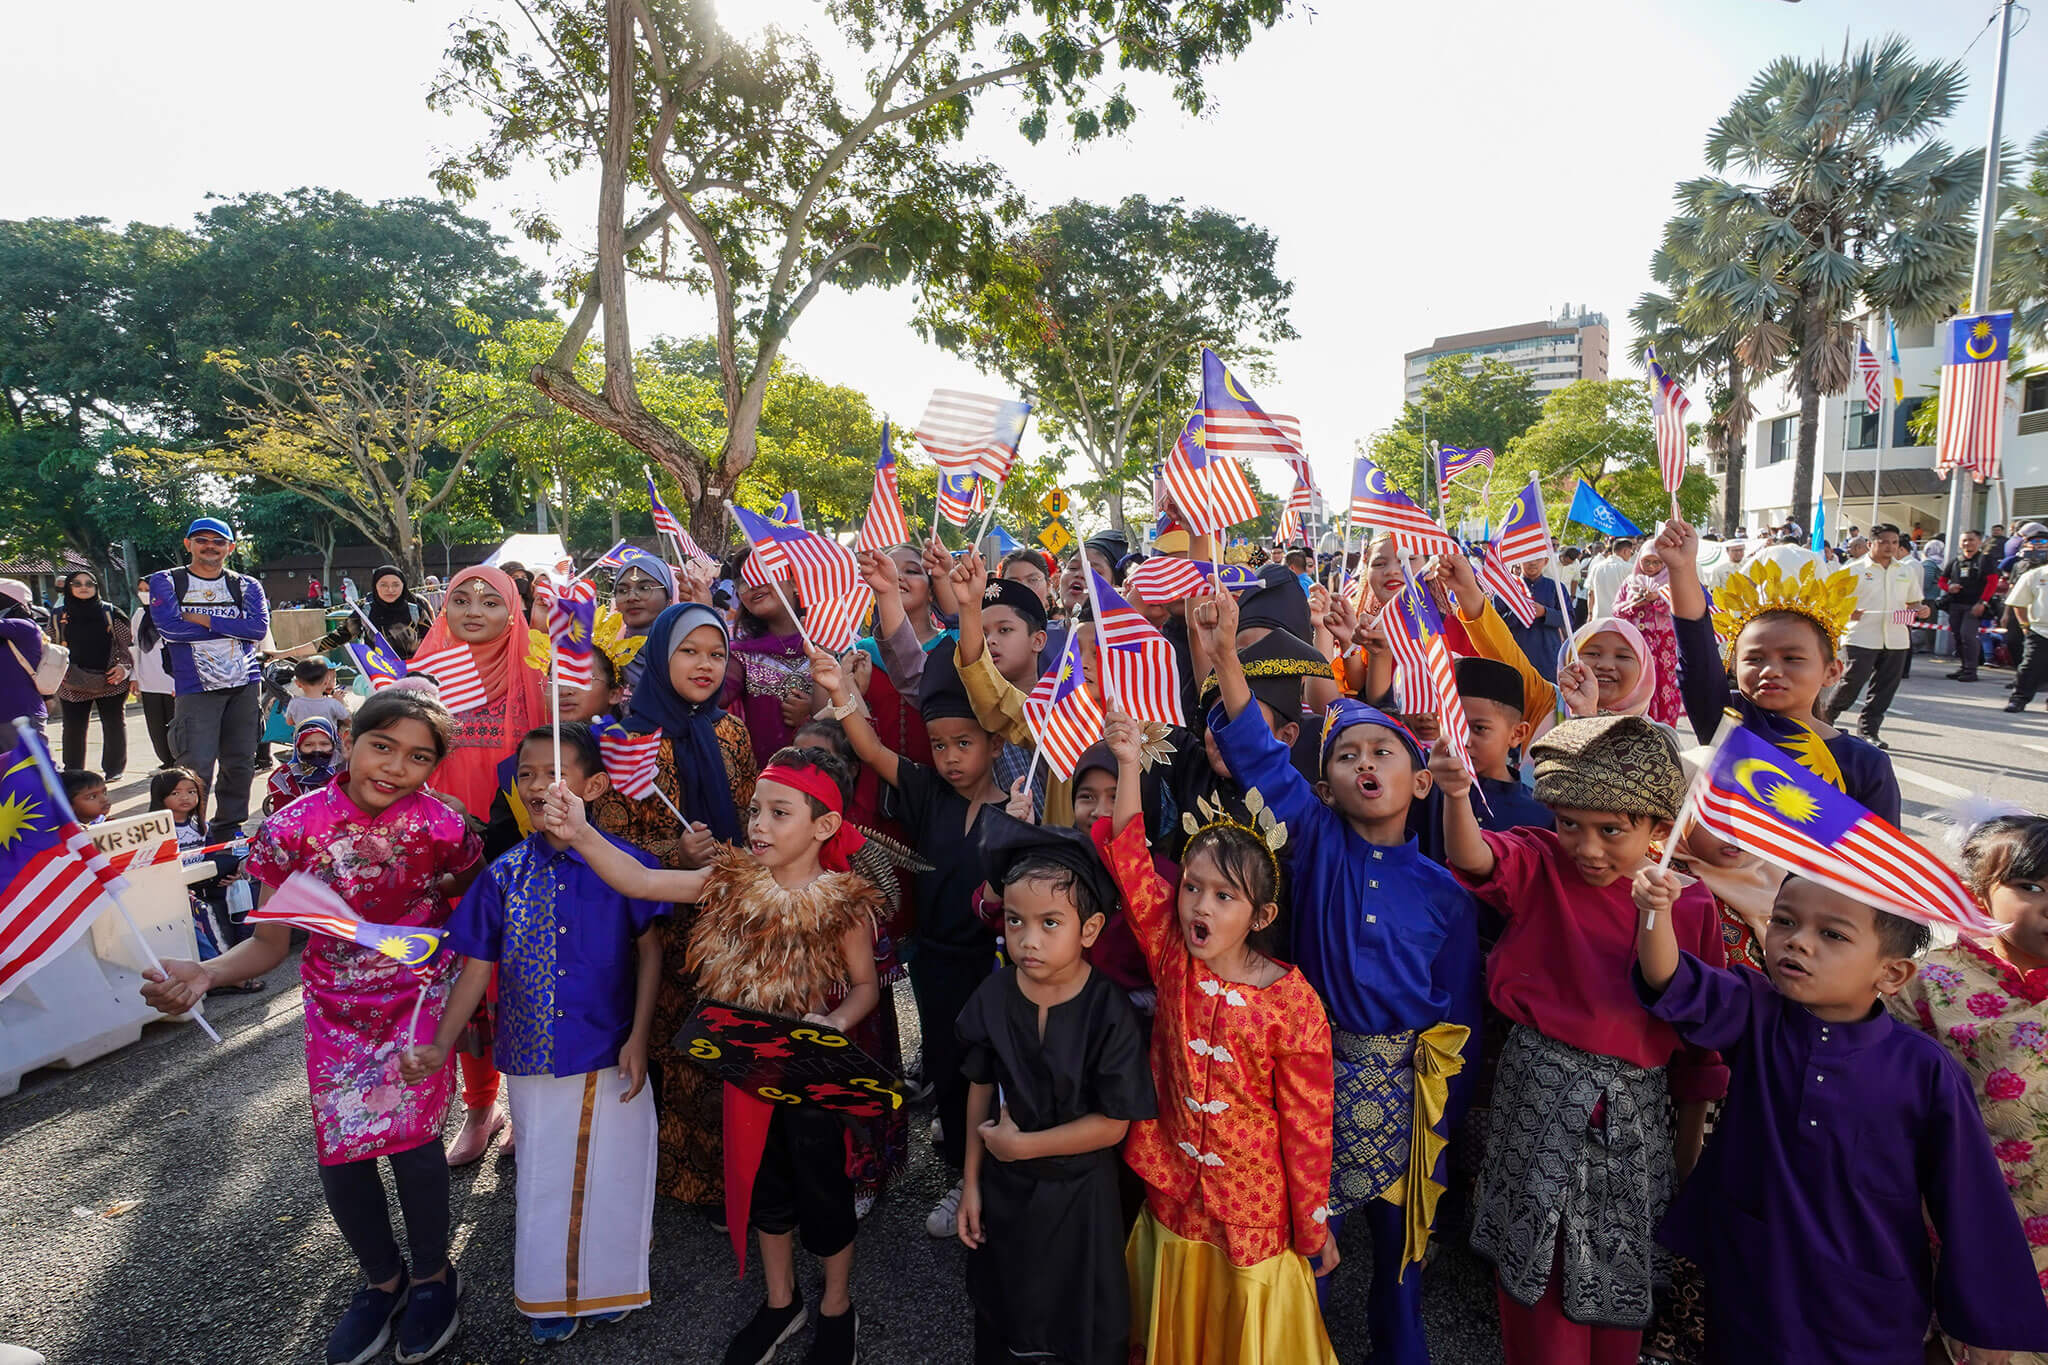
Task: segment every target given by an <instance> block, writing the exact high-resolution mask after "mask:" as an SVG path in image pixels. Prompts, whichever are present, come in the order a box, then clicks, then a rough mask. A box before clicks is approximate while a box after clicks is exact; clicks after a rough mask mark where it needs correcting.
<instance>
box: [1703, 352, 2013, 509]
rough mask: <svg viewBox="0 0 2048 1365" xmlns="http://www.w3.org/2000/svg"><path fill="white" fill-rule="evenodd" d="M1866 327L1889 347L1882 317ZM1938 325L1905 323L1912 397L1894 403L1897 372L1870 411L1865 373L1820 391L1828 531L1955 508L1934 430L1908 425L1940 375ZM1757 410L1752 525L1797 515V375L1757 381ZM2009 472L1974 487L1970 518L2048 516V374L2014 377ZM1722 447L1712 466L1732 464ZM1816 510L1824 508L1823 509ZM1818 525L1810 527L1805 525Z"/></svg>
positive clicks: (2008, 414)
mask: <svg viewBox="0 0 2048 1365" xmlns="http://www.w3.org/2000/svg"><path fill="white" fill-rule="evenodd" d="M1861 325H1862V327H1863V328H1864V331H1865V335H1867V336H1868V337H1869V338H1870V342H1871V346H1872V348H1873V349H1874V350H1876V351H1877V352H1878V354H1879V355H1880V356H1883V355H1884V353H1885V352H1884V345H1883V343H1884V340H1885V338H1884V331H1883V323H1882V321H1881V320H1879V319H1875V318H1864V319H1862V320H1861ZM1935 336H1936V329H1935V328H1934V327H1933V326H1931V325H1930V326H1920V327H1905V326H1901V327H1900V328H1899V375H1900V378H1902V379H1903V380H1904V381H1905V392H1906V396H1905V399H1904V401H1903V402H1895V401H1894V399H1893V389H1892V386H1891V382H1890V375H1889V372H1887V375H1886V378H1885V382H1884V384H1883V386H1882V387H1883V391H1884V406H1883V410H1882V411H1881V412H1880V413H1871V412H1870V411H1869V404H1868V402H1867V401H1866V399H1865V397H1864V392H1863V387H1862V383H1861V381H1860V380H1859V381H1857V383H1856V385H1855V387H1854V388H1853V390H1852V391H1851V392H1849V393H1838V394H1830V395H1828V396H1827V397H1826V398H1824V399H1822V400H1821V405H1820V436H1819V439H1818V441H1817V442H1816V444H1815V451H1814V480H1813V489H1812V499H1811V501H1812V505H1813V506H1814V507H1815V508H1816V509H1818V508H1820V507H1821V506H1822V505H1823V501H1824V502H1825V506H1826V517H1827V533H1828V538H1829V539H1830V540H1832V541H1839V540H1840V539H1841V538H1842V536H1843V534H1844V533H1845V532H1846V531H1847V529H1848V528H1849V527H1852V526H1853V527H1857V528H1859V529H1867V528H1869V527H1871V526H1873V525H1876V524H1879V523H1890V524H1892V525H1895V526H1898V527H1900V528H1901V529H1903V530H1905V531H1907V532H1908V533H1910V532H1911V531H1912V529H1913V527H1914V525H1915V524H1918V525H1919V526H1920V527H1922V528H1923V529H1924V530H1925V531H1926V533H1927V534H1929V535H1940V534H1941V529H1942V527H1943V525H1944V524H1945V522H1946V518H1947V515H1948V490H1949V480H1947V479H1946V478H1939V477H1937V476H1936V475H1935V472H1934V446H1933V445H1932V444H1931V442H1932V440H1933V436H1932V434H1931V433H1930V434H1929V436H1928V438H1927V439H1928V441H1929V442H1930V443H1929V444H1927V445H1920V444H1918V443H1917V442H1918V440H1919V438H1918V437H1916V436H1914V435H1913V434H1912V432H1911V430H1910V429H1909V424H1910V422H1911V419H1912V417H1913V414H1914V413H1915V411H1916V410H1918V408H1919V407H1920V405H1921V404H1923V403H1925V402H1927V401H1928V400H1929V399H1931V398H1932V397H1933V396H1934V394H1935V391H1936V389H1937V388H1938V387H1939V385H1940V382H1941V363H1940V362H1941V357H1940V355H1939V353H1938V352H1937V351H1936V349H1935ZM1750 401H1751V402H1752V403H1753V404H1754V405H1755V409H1756V418H1755V420H1754V421H1753V422H1752V424H1751V426H1750V430H1749V443H1748V444H1749V449H1748V452H1747V455H1746V460H1747V464H1746V466H1745V468H1744V471H1743V480H1742V516H1741V518H1740V520H1741V523H1742V525H1743V526H1744V527H1746V528H1747V529H1748V530H1749V531H1750V532H1751V533H1752V534H1754V533H1757V532H1759V531H1761V530H1762V529H1763V528H1765V527H1767V526H1772V525H1776V524H1779V523H1781V522H1783V521H1784V520H1785V518H1786V517H1787V516H1789V515H1790V514H1791V507H1792V470H1793V465H1794V463H1795V462H1796V457H1797V454H1798V448H1799V394H1798V392H1797V390H1796V389H1794V387H1793V385H1792V382H1791V377H1790V376H1789V375H1780V376H1778V377H1776V378H1774V379H1771V380H1769V381H1767V382H1765V383H1763V384H1760V385H1757V386H1756V387H1755V388H1753V389H1751V390H1750ZM2001 451H2002V455H2001V464H2002V471H2001V472H2002V474H2003V477H2002V478H2000V479H1998V480H1996V481H1994V482H1991V483H1984V484H1977V485H1975V487H1974V488H1973V490H1972V492H1973V498H1972V503H1971V507H1970V515H1969V517H1968V518H1967V519H1966V521H1967V524H1968V525H1970V526H1973V527H1978V528H1982V527H1987V526H1990V525H1993V524H1996V523H2000V522H2002V523H2004V524H2006V525H2007V526H2013V525H2016V524H2017V523H2019V522H2021V521H2026V520H2029V519H2039V520H2042V521H2048V375H2043V374H2035V375H2032V376H2028V377H2022V378H2014V379H2013V380H2012V381H2011V382H2010V383H2009V384H2007V385H2006V402H2005V439H2004V441H2003V443H2002V445H2001ZM1722 458H1723V457H1720V456H1716V457H1714V459H1715V462H1716V463H1715V464H1714V466H1713V473H1714V474H1715V475H1716V476H1717V477H1718V476H1720V475H1721V474H1723V473H1724V472H1725V471H1724V470H1723V469H1722V468H1721V467H1720V465H1719V461H1720V460H1721V459H1722ZM1816 515H1818V513H1816ZM1807 529H1808V531H1809V532H1810V531H1811V530H1812V528H1811V527H1808V528H1807Z"/></svg>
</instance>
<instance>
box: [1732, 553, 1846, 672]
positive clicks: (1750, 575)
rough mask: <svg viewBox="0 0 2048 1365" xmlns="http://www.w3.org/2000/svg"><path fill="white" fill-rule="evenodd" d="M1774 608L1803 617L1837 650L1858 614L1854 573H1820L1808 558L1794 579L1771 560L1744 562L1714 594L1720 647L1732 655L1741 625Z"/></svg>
mask: <svg viewBox="0 0 2048 1365" xmlns="http://www.w3.org/2000/svg"><path fill="white" fill-rule="evenodd" d="M1774 611H1785V612H1790V613H1792V614H1793V615H1794V616H1803V617H1805V618H1806V619H1807V620H1809V621H1811V622H1813V623H1814V624H1815V625H1816V626H1819V627H1820V629H1821V633H1822V634H1823V635H1825V636H1826V637H1827V639H1828V644H1829V646H1830V647H1832V648H1837V649H1839V648H1840V646H1841V643H1842V635H1843V632H1845V631H1847V630H1848V629H1849V618H1850V617H1851V616H1853V615H1854V614H1855V612H1856V575H1855V574H1853V573H1851V572H1850V571H1849V570H1847V569H1836V570H1835V571H1834V572H1833V573H1829V574H1823V573H1821V572H1820V571H1819V570H1818V569H1816V568H1815V567H1814V566H1813V564H1812V563H1811V562H1810V561H1809V562H1808V563H1805V564H1801V565H1800V566H1799V573H1798V576H1797V577H1787V576H1786V574H1785V571H1784V570H1783V569H1782V568H1780V567H1779V566H1778V564H1777V563H1776V562H1775V561H1773V560H1768V559H1766V560H1759V561H1757V562H1755V563H1752V564H1745V565H1743V566H1742V568H1740V569H1738V570H1737V571H1736V572H1734V573H1732V574H1730V575H1729V576H1728V581H1727V583H1725V584H1724V585H1722V588H1721V590H1720V591H1719V592H1718V593H1716V594H1715V601H1714V632H1715V633H1716V634H1717V635H1719V636H1720V637H1721V640H1722V648H1723V650H1724V651H1725V652H1726V653H1728V654H1729V655H1733V653H1734V652H1735V640H1736V637H1737V636H1739V635H1741V634H1742V628H1743V627H1744V626H1746V625H1748V624H1749V623H1750V622H1751V621H1754V620H1756V618H1757V617H1759V616H1762V615H1764V614H1765V613H1767V612H1774Z"/></svg>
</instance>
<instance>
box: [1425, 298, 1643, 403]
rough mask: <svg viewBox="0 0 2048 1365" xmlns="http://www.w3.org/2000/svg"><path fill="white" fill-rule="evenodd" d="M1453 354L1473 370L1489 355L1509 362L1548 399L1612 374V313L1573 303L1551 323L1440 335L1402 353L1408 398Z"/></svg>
mask: <svg viewBox="0 0 2048 1365" xmlns="http://www.w3.org/2000/svg"><path fill="white" fill-rule="evenodd" d="M1447 355H1450V356H1457V357H1459V358H1460V359H1461V360H1462V361H1463V362H1464V369H1465V372H1466V373H1467V374H1470V373H1472V372H1473V371H1474V370H1477V369H1478V368H1479V363H1480V362H1481V361H1483V360H1487V359H1494V360H1502V361H1506V362H1507V363H1508V364H1510V365H1512V366H1514V367H1515V368H1516V369H1518V370H1520V371H1521V372H1522V373H1524V374H1526V375H1528V376H1529V383H1530V386H1531V387H1533V388H1534V389H1535V390H1536V396H1537V397H1538V398H1545V397H1548V396H1549V395H1550V394H1551V393H1553V392H1555V391H1556V390H1558V389H1561V388H1563V387H1565V386H1566V385H1567V384H1575V383H1577V382H1578V381H1579V380H1581V379H1605V378H1607V315H1606V314H1605V313H1589V312H1586V311H1585V310H1583V309H1581V310H1578V311H1574V310H1573V309H1572V307H1571V305H1569V304H1567V305H1566V306H1565V307H1564V308H1563V309H1562V310H1561V311H1560V312H1559V314H1558V316H1557V317H1556V318H1554V319H1552V320H1551V321H1549V322H1526V323H1522V324H1521V325H1519V326H1516V327H1496V328H1493V329H1492V330H1491V331H1485V332H1464V333H1460V334H1459V335H1457V336H1447V337H1438V338H1437V339H1436V340H1435V341H1433V342H1431V343H1430V344H1429V345H1427V346H1425V347H1423V348H1422V349H1421V350H1419V351H1410V352H1408V353H1407V355H1405V356H1403V357H1402V370H1401V396H1402V398H1403V399H1404V400H1406V401H1407V402H1410V403H1412V402H1414V401H1415V400H1416V399H1417V398H1418V397H1419V396H1421V393H1422V381H1423V380H1424V379H1425V378H1426V377H1428V374H1429V366H1430V363H1431V362H1432V361H1434V360H1437V359H1439V358H1440V357H1443V356H1447Z"/></svg>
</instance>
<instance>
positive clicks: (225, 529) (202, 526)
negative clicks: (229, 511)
mask: <svg viewBox="0 0 2048 1365" xmlns="http://www.w3.org/2000/svg"><path fill="white" fill-rule="evenodd" d="M202 531H206V532H211V533H212V534H214V535H217V536H219V537H220V538H221V539H222V540H225V541H227V542H228V543H229V544H233V543H234V539H235V531H234V528H233V527H231V526H229V525H228V524H227V523H226V522H224V521H222V520H221V519H220V518H219V517H200V518H198V519H197V520H196V521H194V522H193V523H192V524H191V525H190V526H187V527H186V528H185V539H187V540H190V539H192V537H194V536H196V535H198V534H199V533H200V532H202Z"/></svg>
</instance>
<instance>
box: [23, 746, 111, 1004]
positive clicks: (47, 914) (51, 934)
mask: <svg viewBox="0 0 2048 1365" xmlns="http://www.w3.org/2000/svg"><path fill="white" fill-rule="evenodd" d="M0 762H4V763H5V765H6V767H5V771H4V772H0V999H4V998H5V997H6V996H7V994H8V993H9V992H10V991H12V990H13V989H14V988H15V987H16V986H19V985H20V984H21V983H22V982H23V981H24V980H26V979H27V978H28V975H29V974H30V973H31V972H33V971H35V970H36V968H38V967H40V966H42V965H43V964H44V963H46V962H48V961H50V960H51V959H52V958H54V957H56V956H57V955H58V954H59V953H61V952H63V951H64V950H65V949H67V948H69V947H70V946H71V945H72V944H74V943H76V942H77V941H78V940H79V938H80V936H81V935H83V934H84V933H85V931H86V930H87V929H88V928H90V927H91V926H92V922H93V920H94V919H96V918H98V916H97V914H96V913H95V912H96V911H97V909H98V907H99V900H100V894H101V893H102V892H103V891H106V890H109V889H112V888H115V887H118V886H119V885H120V879H119V878H118V877H116V876H115V874H114V871H113V869H112V868H111V867H109V866H108V864H107V857H106V855H105V854H104V853H101V852H100V851H99V849H98V848H97V847H95V846H94V844H93V841H92V836H91V835H90V834H87V833H86V832H85V827H84V826H82V825H80V824H79V823H78V820H77V818H76V817H75V816H73V815H72V813H71V803H70V802H69V801H66V800H65V799H64V790H63V788H62V787H59V786H56V785H54V784H53V783H52V782H51V781H50V778H49V774H52V773H54V772H55V769H54V768H53V767H51V766H50V755H49V751H48V750H47V749H46V748H44V747H43V741H42V738H41V736H39V735H37V734H36V732H35V731H34V730H32V729H30V728H29V727H28V726H26V725H20V726H17V727H16V729H15V743H14V747H13V748H12V749H10V750H8V751H7V754H6V757H5V759H4V760H0Z"/></svg>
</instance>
